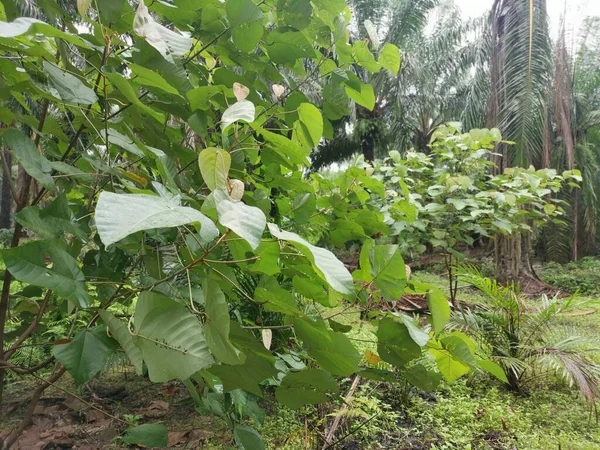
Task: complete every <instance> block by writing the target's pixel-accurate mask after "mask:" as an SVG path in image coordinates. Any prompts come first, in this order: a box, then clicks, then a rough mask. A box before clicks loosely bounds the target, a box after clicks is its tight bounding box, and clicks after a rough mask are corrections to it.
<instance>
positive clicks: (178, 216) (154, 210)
mask: <svg viewBox="0 0 600 450" xmlns="http://www.w3.org/2000/svg"><path fill="white" fill-rule="evenodd" d="M196 222H197V223H199V224H200V226H201V228H200V235H201V236H202V238H203V239H204V240H205V241H206V242H210V241H212V240H213V239H215V238H216V237H217V236H218V235H219V231H218V230H217V227H216V226H215V224H214V223H213V222H212V221H211V220H210V219H209V218H208V217H206V216H205V215H204V214H202V213H201V212H200V211H197V210H195V209H193V208H188V207H186V206H181V204H180V200H179V197H171V198H164V197H157V196H153V195H146V194H115V193H112V192H107V191H103V192H102V193H101V194H100V197H99V199H98V204H97V205H96V228H97V229H98V234H99V235H100V239H101V240H102V243H103V244H104V245H105V246H109V245H111V244H114V243H115V242H118V241H120V240H121V239H123V238H125V237H127V236H129V235H130V234H133V233H136V232H138V231H142V230H151V229H154V228H169V227H177V226H180V225H185V224H188V223H196Z"/></svg>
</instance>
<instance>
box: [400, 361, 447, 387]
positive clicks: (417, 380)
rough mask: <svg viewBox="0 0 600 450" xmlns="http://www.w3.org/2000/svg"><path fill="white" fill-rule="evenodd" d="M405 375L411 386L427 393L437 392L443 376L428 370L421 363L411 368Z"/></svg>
mask: <svg viewBox="0 0 600 450" xmlns="http://www.w3.org/2000/svg"><path fill="white" fill-rule="evenodd" d="M404 375H405V376H406V380H407V381H408V382H409V383H410V384H412V385H413V386H415V387H417V388H419V389H421V390H422V391H425V392H433V391H435V390H436V389H437V387H438V386H439V384H440V382H441V381H442V374H440V373H439V372H434V371H432V370H427V368H426V367H425V366H424V365H423V364H421V363H419V364H415V365H413V366H410V367H409V368H408V369H406V372H405V374H404Z"/></svg>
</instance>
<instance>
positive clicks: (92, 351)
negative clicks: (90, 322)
mask: <svg viewBox="0 0 600 450" xmlns="http://www.w3.org/2000/svg"><path fill="white" fill-rule="evenodd" d="M117 347H118V344H117V341H115V340H114V339H111V338H110V337H108V335H107V334H106V329H105V328H104V327H96V328H92V329H89V328H88V329H84V330H81V331H80V332H79V333H77V335H76V336H75V338H74V339H73V340H72V341H71V342H69V343H68V344H61V345H55V346H54V349H53V353H54V356H55V358H56V360H57V361H58V362H59V363H61V364H62V365H63V366H64V367H65V368H66V369H67V370H68V371H69V374H70V375H71V376H72V377H73V379H74V380H75V383H76V384H77V385H78V386H79V385H81V384H83V383H86V382H88V381H89V380H91V379H92V377H93V376H94V375H96V374H97V373H98V372H100V370H102V368H104V365H105V364H106V360H107V359H108V358H109V356H110V355H112V354H113V353H114V351H115V350H116V349H117Z"/></svg>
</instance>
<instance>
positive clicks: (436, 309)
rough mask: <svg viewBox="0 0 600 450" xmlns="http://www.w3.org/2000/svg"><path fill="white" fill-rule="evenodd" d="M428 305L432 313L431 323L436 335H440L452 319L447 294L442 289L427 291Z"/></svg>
mask: <svg viewBox="0 0 600 450" xmlns="http://www.w3.org/2000/svg"><path fill="white" fill-rule="evenodd" d="M427 305H428V307H429V312H430V313H431V322H432V324H433V329H434V331H435V333H436V334H440V333H441V332H442V331H443V330H444V327H445V326H446V323H448V319H450V305H449V304H448V299H447V298H446V294H444V292H443V291H442V290H441V289H438V288H432V289H429V290H428V291H427Z"/></svg>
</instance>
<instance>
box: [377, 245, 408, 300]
mask: <svg viewBox="0 0 600 450" xmlns="http://www.w3.org/2000/svg"><path fill="white" fill-rule="evenodd" d="M369 263H370V271H371V279H370V280H368V281H369V282H373V284H374V285H375V287H376V288H377V289H379V290H380V291H381V295H382V296H383V298H385V299H386V300H388V301H394V300H398V299H399V298H400V297H402V294H403V293H404V288H405V287H406V265H405V264H404V259H403V258H402V254H401V252H400V249H399V248H398V246H397V245H375V246H373V248H372V249H371V251H370V252H369Z"/></svg>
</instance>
